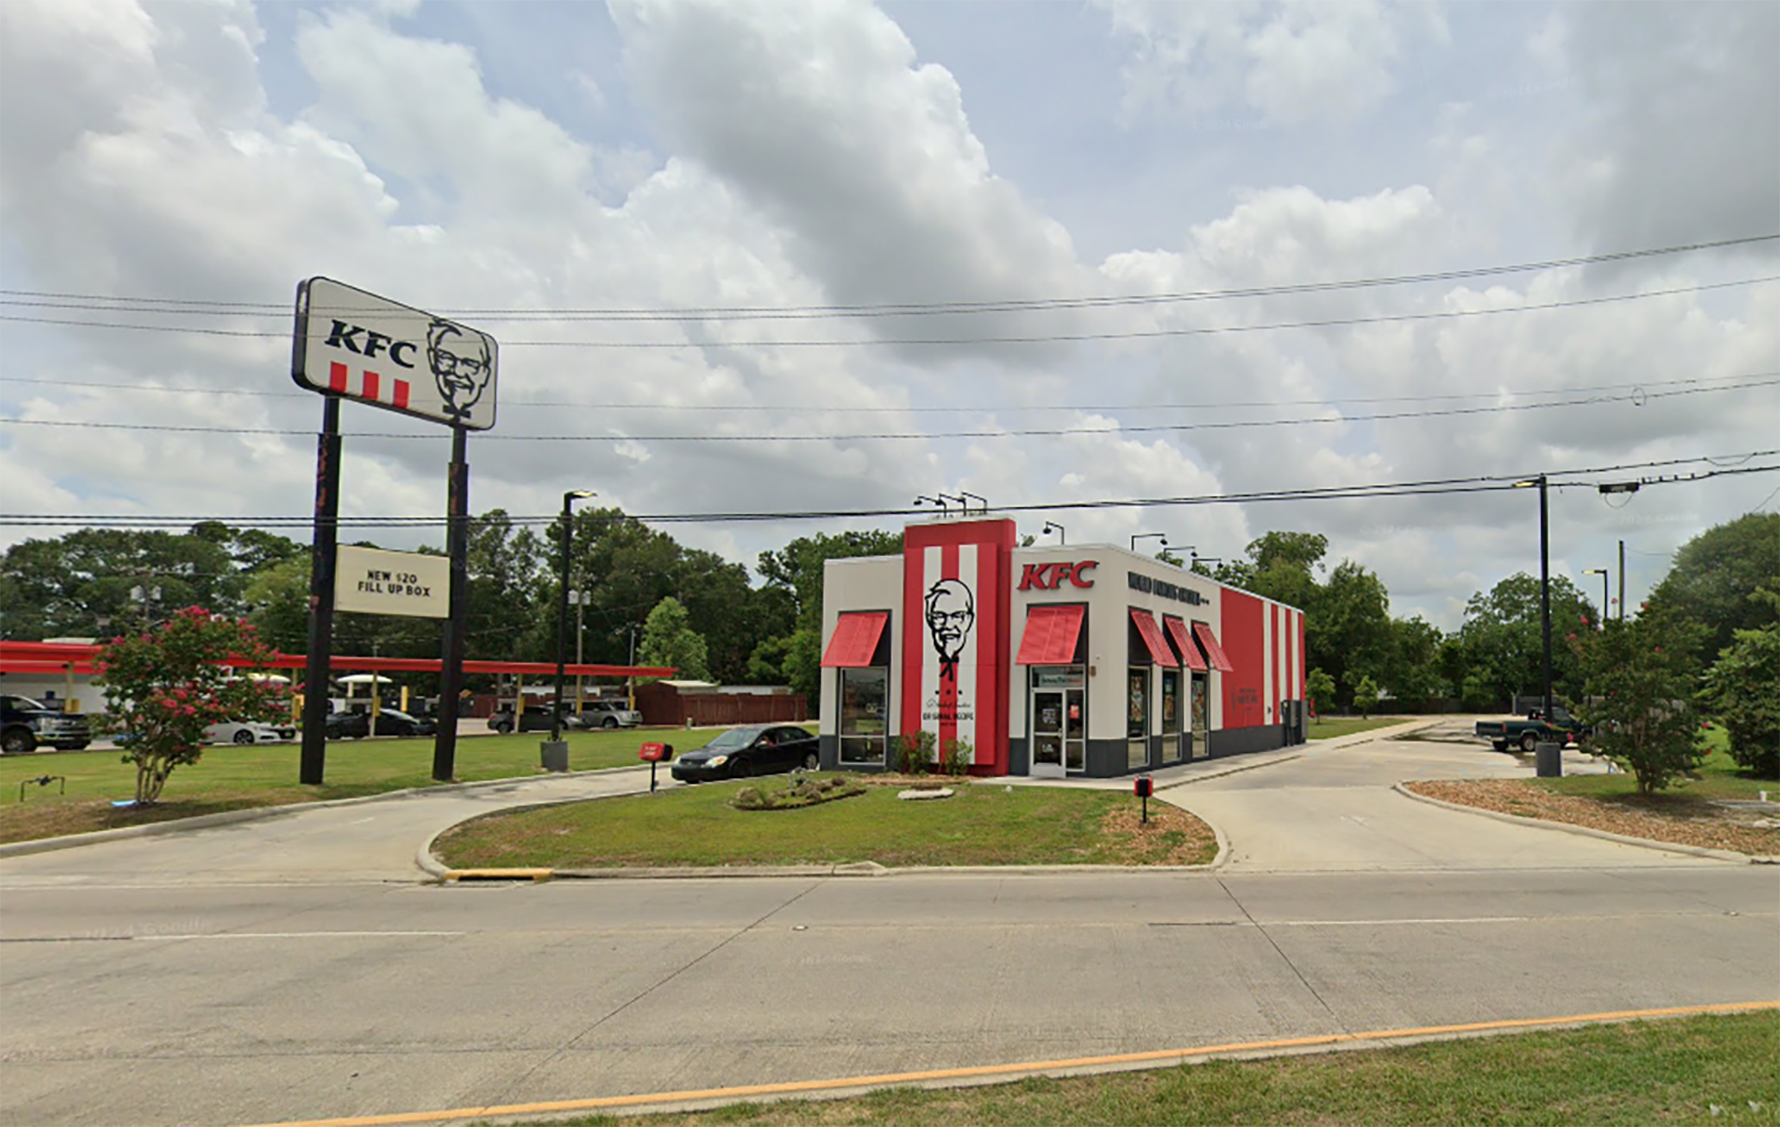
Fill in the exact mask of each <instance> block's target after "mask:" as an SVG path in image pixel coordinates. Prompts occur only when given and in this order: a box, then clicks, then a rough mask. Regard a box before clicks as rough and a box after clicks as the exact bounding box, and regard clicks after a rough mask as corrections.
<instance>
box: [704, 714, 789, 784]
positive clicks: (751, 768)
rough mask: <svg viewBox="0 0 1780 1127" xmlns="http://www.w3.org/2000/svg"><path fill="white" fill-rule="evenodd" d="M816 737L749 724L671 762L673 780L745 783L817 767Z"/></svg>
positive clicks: (785, 727)
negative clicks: (799, 769) (753, 778)
mask: <svg viewBox="0 0 1780 1127" xmlns="http://www.w3.org/2000/svg"><path fill="white" fill-rule="evenodd" d="M818 763H819V761H818V759H817V756H816V737H815V736H813V735H811V734H810V733H809V732H807V731H805V730H804V729H802V728H796V727H792V726H790V725H786V724H750V725H748V726H747V727H745V728H731V729H730V730H729V731H727V732H725V733H723V734H722V735H721V736H718V737H717V738H716V739H714V740H712V741H711V742H710V743H708V744H706V745H705V746H703V747H701V748H698V749H696V750H694V751H689V752H687V753H686V754H684V755H682V756H680V757H679V758H678V759H676V760H674V778H676V779H679V780H680V781H681V782H687V783H702V782H706V781H708V780H711V779H746V778H749V777H750V776H753V775H769V774H772V773H774V772H777V771H789V770H792V769H793V768H796V767H802V768H804V769H805V770H807V771H814V770H815V769H816V767H817V766H818Z"/></svg>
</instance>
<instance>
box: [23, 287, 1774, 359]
mask: <svg viewBox="0 0 1780 1127" xmlns="http://www.w3.org/2000/svg"><path fill="white" fill-rule="evenodd" d="M1773 281H1780V275H1763V276H1761V277H1756V278H1743V279H1739V280H1737V281H1732V282H1710V283H1696V284H1693V285H1688V286H1678V287H1675V288H1673V289H1665V290H1646V291H1644V292H1641V293H1629V294H1610V295H1608V296H1605V297H1587V298H1572V299H1570V300H1566V301H1547V302H1535V303H1533V304H1530V305H1514V306H1506V307H1500V308H1493V309H1449V310H1442V311H1440V312H1437V313H1398V314H1390V315H1381V316H1377V317H1330V318H1324V319H1321V320H1312V321H1279V322H1271V323H1267V324H1261V325H1210V326H1202V327H1199V328H1179V329H1132V330H1127V331H1122V332H1112V331H1107V332H1098V333H1047V334H1040V335H1035V336H975V337H867V338H855V339H844V340H749V341H709V342H697V341H680V340H672V341H660V340H654V341H651V340H635V341H577V340H517V341H502V342H500V343H501V347H502V348H599V349H608V348H647V349H705V348H741V347H756V348H868V347H881V346H898V345H921V346H929V345H931V346H948V345H984V344H1080V343H1086V342H1091V341H1104V340H1155V339H1164V338H1173V337H1195V336H1211V335H1217V334H1222V333H1256V332H1272V331H1275V330H1282V329H1326V328H1340V327H1344V326H1350V325H1380V324H1393V323H1397V322H1409V321H1444V320H1451V319H1454V318H1460V317H1492V316H1497V315H1500V314H1507V313H1534V312H1539V311H1543V310H1551V309H1575V308H1581V307H1585V306H1596V305H1607V304H1612V303H1615V302H1622V301H1642V300H1644V299H1646V298H1652V297H1672V296H1675V295H1677V294H1688V293H1699V292H1702V291H1706V290H1722V289H1731V288H1734V287H1737V286H1752V285H1759V284H1761V283H1763V282H1773ZM0 321H12V322H17V323H24V324H34V325H60V326H69V327H75V328H86V329H118V330H124V331H131V332H151V333H178V334H183V335H189V336H213V337H241V338H250V339H256V340H279V339H283V338H285V337H287V336H289V333H285V332H261V331H257V330H249V329H209V328H201V327H194V326H181V325H144V324H135V323H127V322H119V321H87V320H74V319H69V318H56V317H22V316H16V315H13V314H0Z"/></svg>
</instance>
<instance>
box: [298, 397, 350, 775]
mask: <svg viewBox="0 0 1780 1127" xmlns="http://www.w3.org/2000/svg"><path fill="white" fill-rule="evenodd" d="M339 516H340V398H339V396H336V395H329V396H326V397H324V398H323V399H322V406H321V434H319V435H317V436H316V444H315V529H314V533H313V536H312V545H311V547H310V550H309V647H308V650H307V657H306V660H305V664H304V672H303V753H302V759H301V762H300V765H299V767H298V775H297V778H298V781H299V782H301V783H303V784H304V785H306V786H319V785H320V784H321V780H322V773H323V771H324V769H325V768H326V765H327V754H328V697H329V696H330V695H331V694H330V693H329V691H328V673H329V665H330V664H331V659H332V657H333V652H334V549H335V547H336V545H337V544H338V542H339Z"/></svg>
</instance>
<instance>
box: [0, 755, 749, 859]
mask: <svg viewBox="0 0 1780 1127" xmlns="http://www.w3.org/2000/svg"><path fill="white" fill-rule="evenodd" d="M715 731H716V730H715V729H714V730H711V731H691V732H688V731H685V730H683V729H675V730H674V731H673V732H671V733H668V734H667V736H668V739H669V740H671V741H672V742H673V743H674V744H675V746H676V747H679V748H682V749H688V748H691V747H694V746H697V745H699V744H702V743H704V742H705V740H706V739H707V738H709V737H710V736H711V735H713V734H715ZM662 735H663V733H661V732H646V731H639V730H636V729H631V730H628V731H625V730H620V731H613V732H607V731H597V732H566V733H564V738H565V739H566V740H567V741H568V745H569V767H570V768H571V769H573V770H576V771H589V770H597V769H599V768H604V767H626V766H633V765H635V764H636V763H638V759H637V749H638V748H639V747H640V746H641V744H642V743H643V741H645V740H650V739H660V738H662ZM546 738H548V734H547V733H540V732H526V733H523V734H514V735H508V736H501V735H493V734H490V735H486V736H483V735H477V736H460V737H459V739H458V741H457V777H458V779H459V781H461V782H481V781H484V780H488V779H506V778H516V777H518V778H522V777H526V776H530V775H535V774H538V773H539V753H538V744H539V742H540V741H542V740H544V739H546ZM301 756H302V747H301V745H300V744H296V743H284V744H256V745H253V746H249V747H236V746H234V745H232V744H224V745H219V746H216V747H209V748H205V749H204V758H203V759H201V760H199V761H198V762H197V763H195V764H192V765H191V766H189V767H181V768H179V769H178V770H177V771H175V772H173V775H172V777H171V778H169V779H168V780H167V789H166V790H165V791H163V792H162V796H161V802H160V803H159V804H158V805H156V806H152V807H148V808H146V809H142V810H137V809H127V810H118V809H114V808H113V807H112V805H111V800H113V799H128V798H130V797H132V796H133V795H134V794H135V792H136V769H135V767H133V766H131V765H130V764H128V763H124V762H121V758H122V753H121V752H118V751H105V750H99V749H88V750H86V751H60V752H58V751H48V750H45V751H39V752H37V753H35V754H33V755H19V756H13V755H9V756H6V757H5V758H3V759H0V842H8V841H30V840H35V839H37V838H43V837H54V836H57V835H60V834H72V833H87V832H91V831H93V830H102V829H110V828H112V827H115V826H132V825H141V824H144V823H148V822H165V821H173V820H176V819H180V818H190V817H194V816H196V815H199V814H214V813H220V812H222V811H226V810H240V809H246V808H249V807H258V806H283V805H287V804H290V803H293V802H318V801H323V800H326V799H333V798H357V797H360V796H362V795H370V794H385V793H388V792H389V791H393V790H402V789H405V788H408V787H428V786H435V785H437V784H435V783H434V782H433V779H432V771H433V739H432V737H431V736H427V737H425V738H419V739H391V738H380V739H367V740H335V741H332V742H330V743H329V744H328V753H327V774H326V778H327V781H326V782H325V783H323V784H321V785H319V786H303V785H301V784H299V783H298V782H297V771H298V761H299V760H300V758H301ZM45 775H50V776H56V775H60V776H63V777H65V778H66V780H67V793H66V795H63V794H61V793H60V790H61V784H60V782H59V781H58V782H52V783H50V784H49V785H47V786H38V785H36V784H34V783H31V782H29V780H31V779H36V778H41V777H43V776H45ZM21 783H22V784H24V786H23V792H24V798H23V800H22V801H21V800H20V798H19V794H20V790H21V787H20V784H21Z"/></svg>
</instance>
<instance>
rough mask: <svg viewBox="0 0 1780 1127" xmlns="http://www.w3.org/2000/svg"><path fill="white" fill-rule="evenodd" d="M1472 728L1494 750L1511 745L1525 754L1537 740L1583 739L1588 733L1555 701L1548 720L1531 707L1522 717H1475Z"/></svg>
mask: <svg viewBox="0 0 1780 1127" xmlns="http://www.w3.org/2000/svg"><path fill="white" fill-rule="evenodd" d="M1473 732H1474V734H1475V735H1476V736H1477V737H1478V738H1479V739H1485V740H1488V741H1489V742H1490V746H1491V747H1493V748H1495V749H1496V750H1497V751H1507V750H1508V748H1509V746H1510V745H1515V746H1518V747H1519V748H1520V750H1522V751H1524V752H1526V753H1527V754H1529V755H1531V754H1532V752H1533V749H1534V748H1535V747H1537V746H1538V745H1539V744H1541V743H1569V742H1571V741H1572V740H1582V739H1587V738H1588V734H1589V732H1588V727H1587V726H1586V725H1584V724H1583V723H1582V722H1581V721H1579V720H1577V719H1576V718H1575V717H1574V716H1571V715H1570V714H1569V712H1567V711H1565V710H1564V709H1563V708H1562V707H1561V706H1558V705H1553V706H1552V709H1551V723H1549V724H1548V723H1546V721H1545V718H1544V717H1542V716H1540V715H1539V713H1538V712H1537V711H1535V712H1531V713H1529V714H1528V715H1527V718H1526V719H1524V720H1522V719H1520V718H1518V717H1516V718H1514V719H1510V720H1479V721H1478V722H1477V726H1476V728H1475V729H1473Z"/></svg>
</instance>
